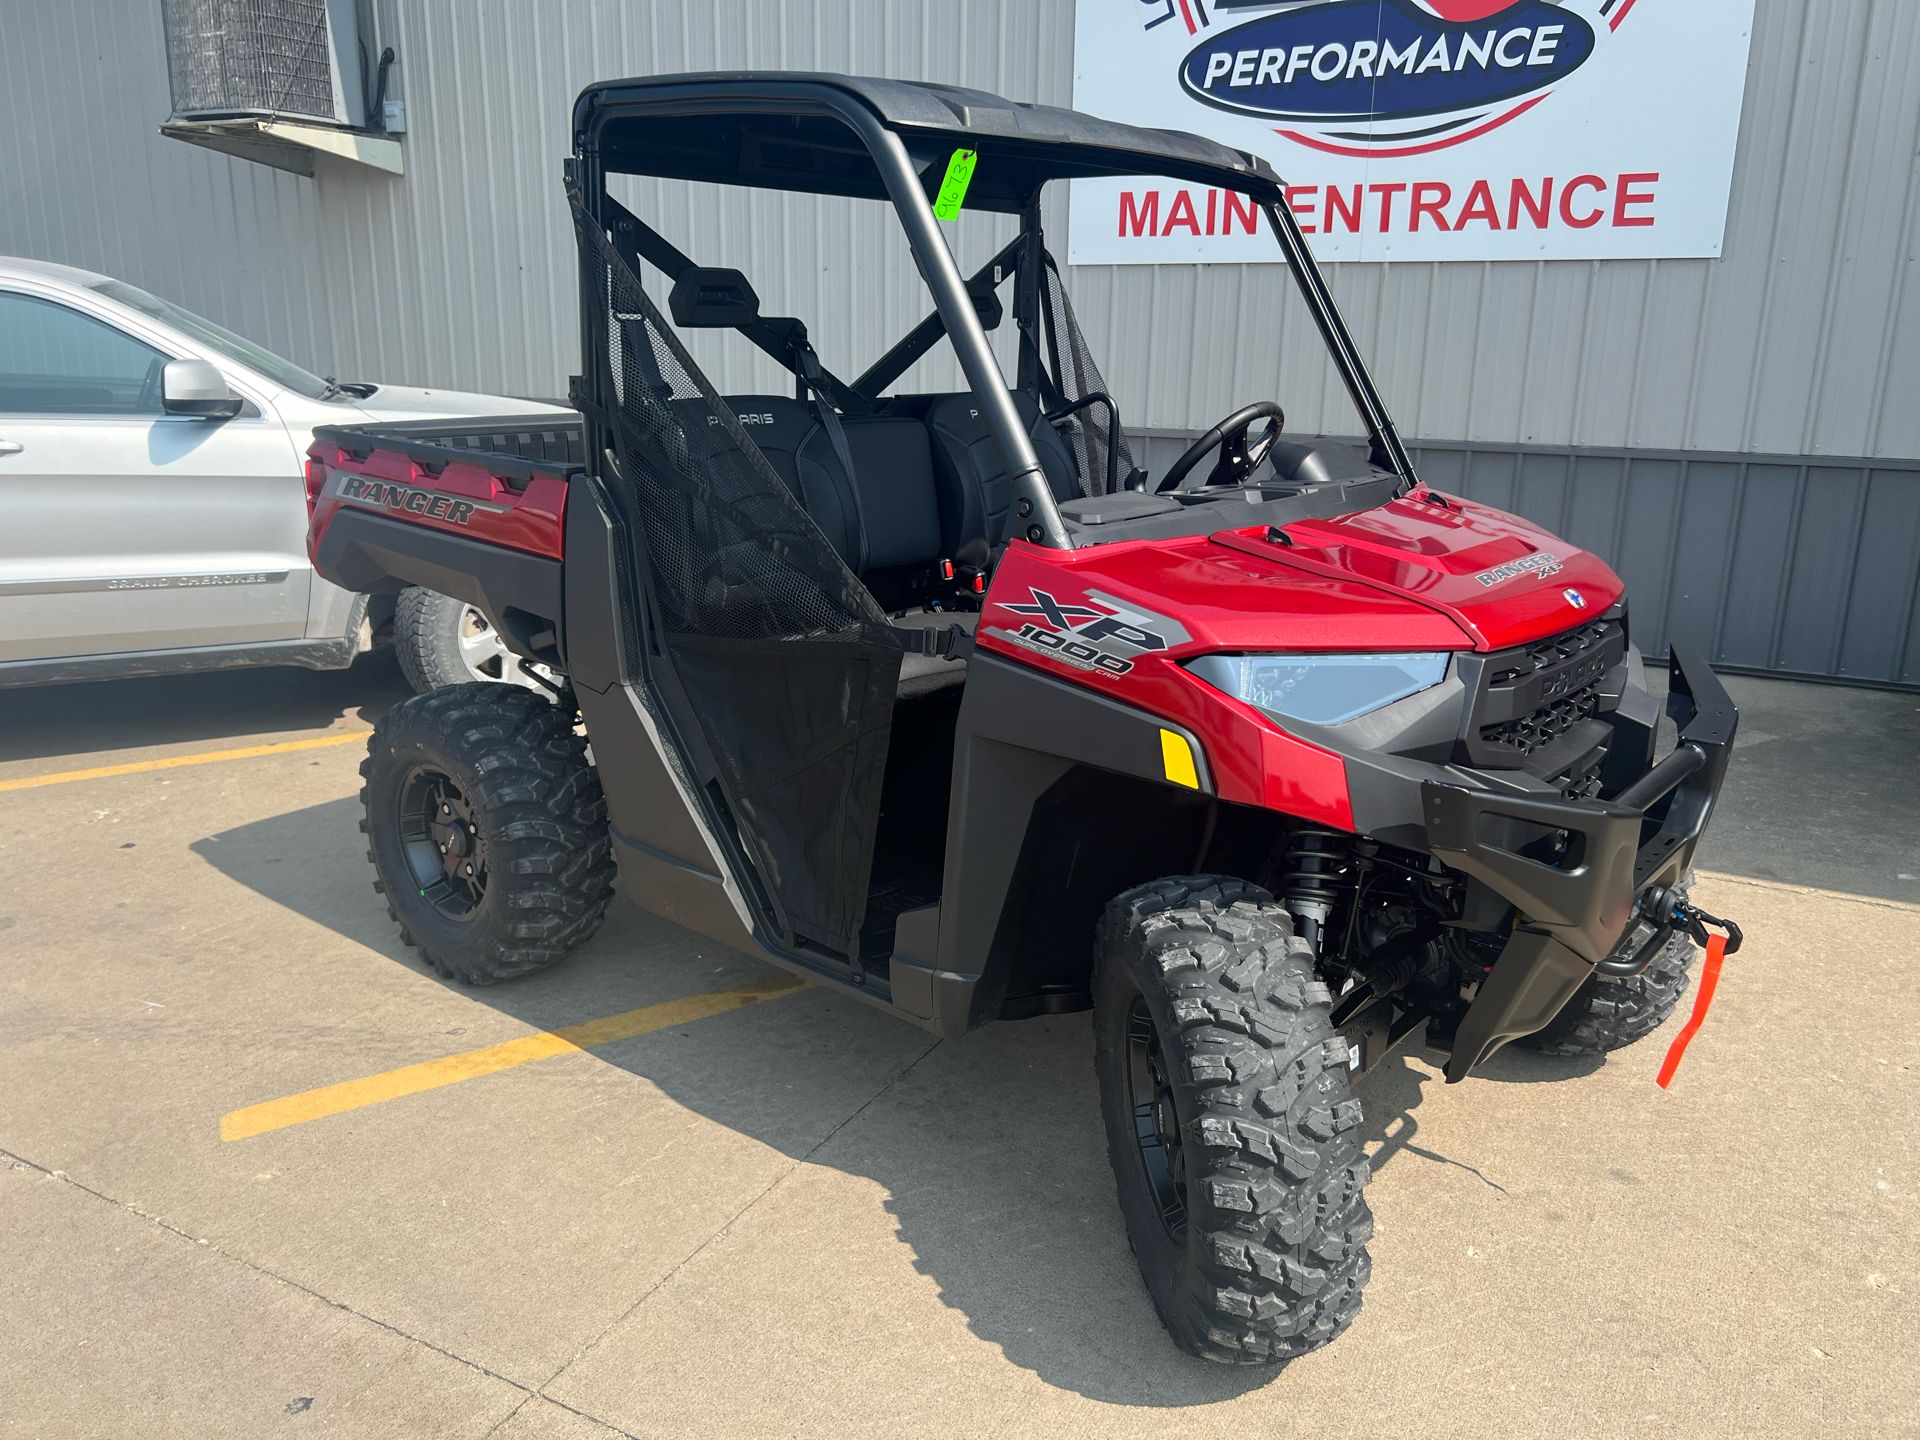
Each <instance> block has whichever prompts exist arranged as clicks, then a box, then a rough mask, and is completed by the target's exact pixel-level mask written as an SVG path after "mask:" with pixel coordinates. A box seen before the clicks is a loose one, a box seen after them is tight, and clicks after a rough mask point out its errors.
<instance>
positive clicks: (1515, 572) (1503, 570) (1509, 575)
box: [1473, 550, 1586, 604]
mask: <svg viewBox="0 0 1920 1440" xmlns="http://www.w3.org/2000/svg"><path fill="white" fill-rule="evenodd" d="M1559 573H1560V560H1559V557H1558V556H1554V555H1549V554H1548V553H1547V552H1546V551H1544V550H1536V551H1534V552H1533V554H1531V555H1522V556H1521V557H1520V558H1519V559H1518V560H1509V561H1508V562H1507V563H1506V564H1504V565H1496V566H1494V567H1493V569H1491V570H1482V571H1481V572H1480V573H1479V574H1478V575H1476V576H1474V577H1473V578H1474V579H1475V580H1478V581H1479V582H1480V583H1481V584H1482V585H1484V586H1486V587H1487V588H1488V589H1489V590H1491V589H1492V588H1493V587H1494V586H1495V585H1499V584H1501V583H1503V582H1505V581H1508V580H1514V579H1518V578H1519V577H1520V576H1522V575H1537V576H1539V577H1540V578H1542V579H1545V578H1546V577H1547V576H1549V575H1558V574H1559ZM1578 593H1579V592H1578V591H1574V590H1569V591H1567V592H1566V594H1567V598H1568V601H1569V603H1571V601H1572V597H1573V596H1574V595H1576V594H1578ZM1581 603H1582V604H1585V603H1586V602H1585V601H1584V600H1583V601H1582V602H1581Z"/></svg>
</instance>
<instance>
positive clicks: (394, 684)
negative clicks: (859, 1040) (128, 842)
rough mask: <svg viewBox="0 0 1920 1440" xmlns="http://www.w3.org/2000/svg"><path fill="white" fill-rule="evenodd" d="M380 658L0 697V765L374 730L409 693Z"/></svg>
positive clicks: (381, 652)
mask: <svg viewBox="0 0 1920 1440" xmlns="http://www.w3.org/2000/svg"><path fill="white" fill-rule="evenodd" d="M412 693H413V692H412V690H411V689H410V688H409V687H408V685H407V682H406V679H405V677H403V676H402V675H401V673H400V666H399V664H398V662H397V661H395V660H394V658H393V653H392V651H390V650H387V649H384V648H382V649H378V650H374V651H371V652H369V653H368V654H365V655H362V656H361V657H360V658H359V659H358V660H356V661H354V663H353V665H352V666H351V667H350V668H348V669H346V670H301V669H297V668H294V667H292V666H270V667H269V666H262V667H260V668H258V669H247V670H216V671H210V672H207V673H205V674H198V675H150V676H144V677H141V678H139V679H132V680H94V681H88V682H86V683H84V684H77V685H40V686H31V687H27V686H23V687H21V688H19V689H16V690H5V691H0V762H4V761H8V760H45V759H53V758H57V757H60V756H64V755H92V754H95V753H98V752H100V751H110V750H130V749H136V748H144V747H148V746H154V745H179V744H199V743H205V742H207V741H213V740H225V739H230V738H235V737H244V738H247V739H256V738H260V737H269V736H273V735H278V734H283V733H285V732H289V731H291V732H299V731H305V730H311V731H316V732H317V731H323V730H327V729H330V728H332V727H333V726H335V725H337V724H338V723H339V722H340V721H341V720H343V719H347V718H349V717H352V718H355V719H358V720H359V721H361V722H363V723H365V724H369V725H371V724H372V723H373V722H374V721H375V720H377V719H379V718H380V716H381V715H383V714H385V713H386V711H387V709H388V708H389V707H390V706H392V705H393V704H395V703H396V702H397V701H400V700H403V699H405V698H406V697H407V696H408V695H410V694H412Z"/></svg>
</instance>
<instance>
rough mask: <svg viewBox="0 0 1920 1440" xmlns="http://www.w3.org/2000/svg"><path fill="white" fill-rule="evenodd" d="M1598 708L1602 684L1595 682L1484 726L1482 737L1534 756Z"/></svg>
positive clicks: (1593, 713) (1490, 742) (1490, 741)
mask: <svg viewBox="0 0 1920 1440" xmlns="http://www.w3.org/2000/svg"><path fill="white" fill-rule="evenodd" d="M1599 709H1600V684H1599V682H1598V681H1594V682H1593V683H1592V684H1589V685H1585V686H1582V687H1581V688H1580V689H1578V690H1576V691H1574V692H1573V693H1572V694H1571V695H1567V696H1563V697H1562V698H1561V699H1558V700H1553V701H1549V702H1548V703H1547V704H1545V705H1542V706H1541V707H1540V708H1539V709H1538V710H1533V711H1530V712H1528V713H1527V714H1525V715H1522V716H1521V717H1520V718H1519V719H1518V720H1509V721H1507V722H1506V723H1505V724H1503V725H1482V726H1481V727H1480V738H1481V739H1482V740H1485V741H1486V742H1487V743H1488V744H1489V745H1510V746H1512V747H1513V748H1514V749H1516V750H1518V751H1519V752H1520V753H1521V754H1523V755H1531V754H1532V753H1533V752H1534V751H1536V750H1538V749H1539V748H1540V747H1541V746H1542V745H1550V744H1552V743H1553V742H1554V741H1555V740H1558V739H1559V738H1560V737H1561V736H1562V735H1564V734H1566V733H1567V732H1568V731H1569V730H1571V729H1572V728H1573V727H1574V726H1576V725H1578V724H1579V723H1580V722H1581V721H1582V720H1587V719H1591V718H1592V717H1593V716H1594V715H1595V714H1597V713H1598V712H1599Z"/></svg>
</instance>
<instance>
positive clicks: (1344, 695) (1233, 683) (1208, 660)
mask: <svg viewBox="0 0 1920 1440" xmlns="http://www.w3.org/2000/svg"><path fill="white" fill-rule="evenodd" d="M1187 669H1189V670H1191V671H1192V672H1193V673H1194V674H1195V675H1197V676H1199V677H1200V678H1201V679H1202V680H1204V681H1206V682H1207V684H1209V685H1211V686H1213V688H1214V689H1216V690H1223V691H1225V692H1226V693H1227V694H1229V695H1231V696H1233V698H1234V699H1236V700H1244V701H1246V702H1247V704H1249V705H1253V706H1256V707H1258V708H1259V709H1261V710H1264V711H1266V712H1267V714H1269V715H1271V716H1273V717H1274V718H1275V719H1277V720H1304V721H1306V722H1307V723H1308V724H1309V725H1338V724H1340V723H1341V722H1342V721H1345V720H1352V719H1355V718H1356V717H1358V716H1361V715H1365V714H1366V713H1367V712H1368V711H1370V710H1378V709H1379V708H1380V707H1381V706H1382V705H1391V704H1393V702H1394V701H1396V700H1404V699H1406V698H1407V697H1408V696H1409V695H1418V694H1419V693H1420V692H1421V691H1422V690H1428V689H1431V688H1432V687H1433V686H1435V685H1438V684H1439V683H1440V681H1441V680H1442V679H1443V678H1445V676H1446V673H1447V657H1446V655H1445V654H1436V655H1427V654H1420V655H1203V656H1201V657H1200V658H1199V659H1198V660H1190V661H1188V662H1187Z"/></svg>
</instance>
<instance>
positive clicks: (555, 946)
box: [360, 684, 613, 985]
mask: <svg viewBox="0 0 1920 1440" xmlns="http://www.w3.org/2000/svg"><path fill="white" fill-rule="evenodd" d="M570 720H571V717H570V716H566V715H563V714H562V712H561V710H560V708H559V707H558V706H556V705H554V704H552V703H551V702H550V701H548V700H546V699H545V698H543V697H542V696H540V695H536V694H534V693H532V692H531V691H527V690H522V689H519V688H517V687H508V686H505V685H493V684H486V685H456V686H453V687H451V688H449V689H444V690H435V691H433V692H432V693H430V694H426V695H416V696H414V697H413V698H412V699H411V700H406V701H403V702H402V703H400V704H398V705H396V706H394V707H393V709H391V710H389V711H388V712H387V714H386V716H385V717H384V718H383V719H382V720H381V721H380V723H379V724H378V725H377V726H376V727H375V728H374V732H373V737H372V739H371V741H370V742H369V743H368V746H367V758H366V760H365V761H364V762H362V764H361V766H360V775H361V778H362V779H363V780H364V781H365V784H364V785H363V787H362V788H361V791H360V798H361V802H362V804H363V805H364V807H365V809H366V816H365V818H364V819H362V820H361V822H360V828H361V829H362V830H363V831H365V832H366V835H367V840H368V849H367V858H368V859H369V860H371V861H372V862H373V867H374V871H375V874H376V876H377V877H378V878H377V879H376V880H375V882H374V888H375V889H376V890H380V891H383V892H384V893H385V894H386V897H387V913H388V914H390V915H392V916H393V918H394V919H395V920H396V921H397V922H399V924H400V927H401V928H400V938H401V939H402V940H404V941H405V942H406V943H407V944H409V945H417V946H418V947H419V949H420V953H421V954H422V955H423V956H425V957H426V960H427V963H428V964H430V965H431V966H432V967H433V968H434V969H435V970H437V971H439V972H440V973H441V974H442V975H445V976H447V977H448V978H449V979H453V980H459V981H462V982H464V983H465V984H468V985H491V984H493V983H495V982H496V981H500V980H511V979H513V978H515V977H516V976H520V975H529V974H532V973H533V972H534V971H536V970H543V969H545V968H546V967H547V966H549V965H552V964H554V963H555V962H556V961H558V960H560V959H561V958H562V957H563V956H565V955H566V954H567V953H568V952H569V951H571V950H572V949H574V948H575V947H576V946H579V945H581V944H584V943H585V942H586V941H587V940H588V939H590V938H591V937H592V936H593V934H594V932H595V931H596V930H598V929H599V928H600V922H601V920H602V918H603V917H604V916H605V915H606V911H607V901H608V900H609V898H610V897H611V896H612V893H613V854H612V846H611V843H610V842H609V841H608V839H607V807H606V800H605V798H604V797H603V796H602V794H601V791H600V780H599V777H598V776H596V775H595V774H594V772H593V767H592V766H591V765H590V764H588V762H587V758H586V745H585V742H584V741H582V740H581V738H580V736H579V735H577V734H576V733H575V732H574V729H573V726H572V724H571V723H570Z"/></svg>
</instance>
